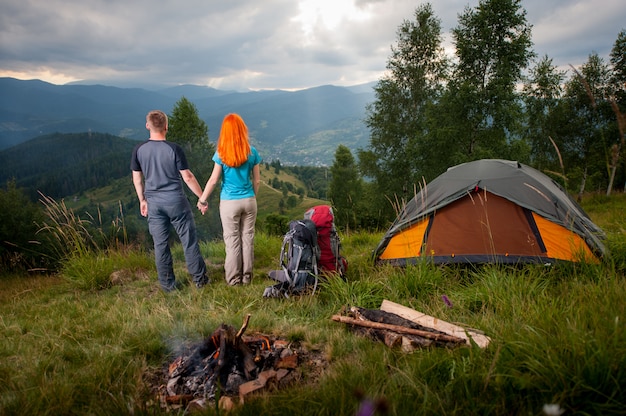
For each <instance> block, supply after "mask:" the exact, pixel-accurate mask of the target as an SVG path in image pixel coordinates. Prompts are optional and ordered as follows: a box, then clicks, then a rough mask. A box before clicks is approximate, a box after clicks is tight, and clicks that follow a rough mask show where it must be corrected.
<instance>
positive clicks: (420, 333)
mask: <svg viewBox="0 0 626 416" xmlns="http://www.w3.org/2000/svg"><path fill="white" fill-rule="evenodd" d="M332 320H333V321H336V322H342V323H344V324H350V325H357V326H362V327H365V328H373V329H383V330H388V331H393V332H397V333H399V334H408V335H417V336H420V337H424V338H429V339H434V340H435V341H444V342H456V343H459V344H464V343H465V340H464V339H462V338H458V337H454V336H452V335H446V334H435V333H433V332H428V331H422V330H420V329H413V328H407V327H404V326H398V325H389V324H383V323H380V322H372V321H361V320H358V319H354V318H350V317H347V316H341V315H333V317H332Z"/></svg>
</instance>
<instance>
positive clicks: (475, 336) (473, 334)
mask: <svg viewBox="0 0 626 416" xmlns="http://www.w3.org/2000/svg"><path fill="white" fill-rule="evenodd" d="M380 310H381V311H385V312H390V313H395V314H396V315H399V316H401V317H403V318H406V319H408V320H409V321H412V322H415V323H416V324H419V325H422V326H425V327H428V328H433V329H436V330H438V331H441V332H445V333H446V334H449V335H452V336H455V337H459V338H462V339H464V340H465V342H466V343H467V345H471V342H470V339H471V340H472V341H473V342H475V343H476V344H477V345H478V346H479V347H480V348H485V347H487V345H489V342H490V341H491V339H490V338H489V337H488V336H486V335H485V334H481V333H479V332H478V331H477V330H475V329H470V328H463V327H460V326H458V325H454V324H451V323H449V322H446V321H443V320H441V319H438V318H435V317H432V316H430V315H426V314H425V313H422V312H418V311H416V310H415V309H411V308H407V307H406V306H403V305H400V304H398V303H394V302H391V301H389V300H386V299H385V300H383V303H382V305H380Z"/></svg>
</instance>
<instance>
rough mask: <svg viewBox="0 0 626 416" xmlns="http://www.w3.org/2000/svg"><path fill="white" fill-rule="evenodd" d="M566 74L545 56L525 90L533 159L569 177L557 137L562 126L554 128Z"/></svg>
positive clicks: (538, 165) (549, 169)
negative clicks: (555, 112) (556, 140)
mask: <svg viewBox="0 0 626 416" xmlns="http://www.w3.org/2000/svg"><path fill="white" fill-rule="evenodd" d="M565 76H566V72H565V71H559V70H557V68H556V67H555V66H554V65H553V64H552V59H550V58H548V56H544V57H543V58H542V59H541V60H540V61H539V62H538V63H537V65H536V66H535V67H533V68H531V70H530V75H529V77H528V79H527V81H526V83H525V85H524V90H523V92H524V103H525V107H526V120H527V128H526V134H525V136H526V139H527V140H528V141H529V143H530V146H531V162H532V164H533V166H534V167H535V168H537V169H539V170H548V171H551V172H555V173H558V174H559V175H560V176H561V178H562V179H565V178H564V174H565V167H564V166H563V164H562V160H561V157H560V154H559V149H558V148H557V147H556V144H555V142H554V140H553V137H558V135H559V133H558V132H559V129H558V128H557V129H556V130H555V129H554V127H555V120H552V117H553V116H554V110H555V109H556V108H557V106H558V104H559V100H560V99H561V97H562V96H563V88H562V87H561V85H562V84H563V82H564V80H565Z"/></svg>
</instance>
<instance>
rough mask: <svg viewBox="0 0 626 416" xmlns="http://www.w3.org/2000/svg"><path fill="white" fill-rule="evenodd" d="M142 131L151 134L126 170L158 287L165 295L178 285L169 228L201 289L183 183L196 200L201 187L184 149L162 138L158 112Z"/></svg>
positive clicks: (200, 264) (202, 268) (202, 272)
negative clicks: (147, 232)
mask: <svg viewBox="0 0 626 416" xmlns="http://www.w3.org/2000/svg"><path fill="white" fill-rule="evenodd" d="M146 128H147V129H148V130H150V138H149V139H148V140H146V141H145V142H142V143H140V144H138V145H137V146H135V149H134V150H133V155H132V158H131V161H130V168H131V170H132V171H133V184H134V185H135V191H136V192H137V197H138V198H139V209H140V212H141V215H143V216H144V217H148V228H149V230H150V235H152V240H153V241H154V257H155V263H156V268H157V273H158V276H159V283H160V284H161V287H162V288H163V290H164V291H166V292H170V291H172V290H175V289H177V288H178V287H179V286H178V284H177V282H176V277H175V276H174V267H173V260H172V253H171V251H170V245H169V234H170V226H173V227H174V230H176V233H177V234H178V237H179V238H180V242H181V244H182V246H183V250H184V253H185V261H186V263H187V270H188V271H189V273H190V274H191V275H192V277H193V281H194V283H195V284H196V287H198V288H201V287H203V286H205V285H206V284H207V283H209V279H208V277H207V275H206V272H207V269H206V264H205V262H204V259H203V258H202V254H200V246H199V244H198V238H197V235H196V223H195V220H194V218H193V212H192V211H191V204H190V203H189V201H188V200H187V197H186V196H185V192H184V187H183V181H184V182H185V183H186V184H187V186H188V187H189V189H191V191H192V192H193V193H194V194H196V196H197V197H200V196H201V195H202V188H200V185H199V184H198V181H197V179H196V177H195V176H194V174H193V173H192V172H191V170H190V169H189V166H188V163H187V157H186V156H185V152H184V151H183V149H182V148H181V147H180V146H178V145H177V144H176V143H172V142H168V141H166V139H165V136H166V134H167V115H166V114H165V113H163V112H162V111H158V110H155V111H150V112H149V113H148V115H147V116H146Z"/></svg>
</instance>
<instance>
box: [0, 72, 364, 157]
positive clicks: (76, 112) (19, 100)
mask: <svg viewBox="0 0 626 416" xmlns="http://www.w3.org/2000/svg"><path fill="white" fill-rule="evenodd" d="M182 97H185V98H187V99H188V100H189V101H191V102H192V103H193V104H194V105H195V107H196V109H197V110H198V115H199V117H200V118H201V119H202V120H204V121H205V122H206V123H207V125H208V128H209V140H210V141H212V142H215V141H216V140H217V137H218V135H219V129H220V124H221V121H222V119H223V117H224V116H225V115H226V114H228V113H231V112H235V113H238V114H240V115H241V116H242V117H243V119H244V120H245V121H246V124H247V125H248V129H249V131H250V139H251V142H252V143H253V144H254V145H255V146H256V147H257V148H258V149H259V151H260V152H261V154H262V156H263V158H264V160H265V161H273V160H280V162H281V163H282V164H285V165H298V166H328V165H331V164H332V162H333V159H334V153H335V150H336V148H337V146H338V145H340V144H343V145H344V146H346V147H348V148H349V149H351V150H353V151H356V150H357V149H361V148H366V147H367V145H368V143H369V131H368V129H367V126H366V125H365V123H364V118H365V115H366V106H367V104H368V103H371V102H373V101H374V99H375V94H374V90H373V84H365V85H360V86H353V87H338V86H332V85H324V86H319V87H314V88H309V89H305V90H299V91H284V90H268V91H249V92H237V91H222V90H217V89H213V88H210V87H204V86H196V85H181V86H176V87H164V88H161V89H154V90H148V89H143V88H118V87H111V86H104V85H75V84H67V85H55V84H50V83H47V82H44V81H40V80H28V81H24V80H17V79H14V78H0V151H1V150H3V149H8V148H10V147H12V146H15V145H17V144H20V143H24V142H26V141H29V140H32V139H34V138H36V137H38V136H42V135H47V134H53V133H79V132H94V133H96V132H97V133H105V134H111V135H114V136H117V137H122V138H128V139H133V140H143V139H145V138H146V137H147V131H146V129H145V115H146V113H147V112H148V111H150V110H152V109H161V110H163V111H165V112H166V113H168V114H171V112H172V110H173V108H174V106H175V105H176V102H177V101H179V100H180V99H181V98H182Z"/></svg>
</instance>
